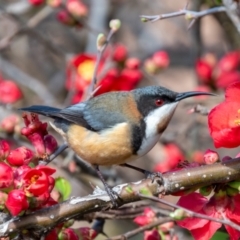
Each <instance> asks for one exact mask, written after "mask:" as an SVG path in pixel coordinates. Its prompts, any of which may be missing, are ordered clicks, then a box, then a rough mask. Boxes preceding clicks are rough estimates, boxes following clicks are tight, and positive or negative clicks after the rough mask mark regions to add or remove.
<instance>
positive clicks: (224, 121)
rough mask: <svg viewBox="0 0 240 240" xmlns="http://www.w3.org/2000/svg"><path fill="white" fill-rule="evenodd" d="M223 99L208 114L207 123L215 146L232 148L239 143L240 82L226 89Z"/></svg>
mask: <svg viewBox="0 0 240 240" xmlns="http://www.w3.org/2000/svg"><path fill="white" fill-rule="evenodd" d="M225 98H226V99H225V101H224V102H222V103H220V104H219V105H217V106H216V107H215V108H213V109H212V110H211V111H210V113H209V115H208V125H209V130H210V134H211V136H212V138H213V141H214V145H215V147H217V148H219V147H227V148H234V147H237V146H239V145H240V82H236V83H233V84H232V85H230V86H229V87H228V88H227V89H226V93H225Z"/></svg>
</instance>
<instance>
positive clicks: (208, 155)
mask: <svg viewBox="0 0 240 240" xmlns="http://www.w3.org/2000/svg"><path fill="white" fill-rule="evenodd" d="M203 159H204V162H205V163H206V164H213V163H215V162H217V161H218V160H219V155H218V153H217V152H215V151H212V150H210V149H208V150H207V151H206V152H205V153H204V156H203Z"/></svg>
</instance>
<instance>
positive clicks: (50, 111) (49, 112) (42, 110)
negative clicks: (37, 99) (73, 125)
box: [19, 105, 61, 117]
mask: <svg viewBox="0 0 240 240" xmlns="http://www.w3.org/2000/svg"><path fill="white" fill-rule="evenodd" d="M19 110H21V111H26V112H32V113H37V114H40V115H44V116H47V117H58V116H59V111H60V110H61V109H59V108H54V107H48V106H41V105H34V106H31V107H26V108H20V109H19Z"/></svg>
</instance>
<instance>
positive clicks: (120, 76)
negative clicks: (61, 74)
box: [66, 44, 142, 103]
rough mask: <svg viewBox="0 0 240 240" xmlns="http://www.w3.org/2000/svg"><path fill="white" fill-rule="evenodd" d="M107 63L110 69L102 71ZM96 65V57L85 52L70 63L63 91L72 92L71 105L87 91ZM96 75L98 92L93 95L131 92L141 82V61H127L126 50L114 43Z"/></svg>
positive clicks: (135, 59) (131, 59)
mask: <svg viewBox="0 0 240 240" xmlns="http://www.w3.org/2000/svg"><path fill="white" fill-rule="evenodd" d="M106 61H111V62H112V63H113V67H111V68H110V69H105V64H104V63H105V62H106ZM95 63H96V55H90V54H86V53H82V54H79V55H77V56H75V57H74V58H72V59H71V60H70V62H69V64H68V67H67V79H66V88H67V90H71V89H74V91H75V95H74V97H73V99H72V102H73V103H77V102H79V101H81V100H82V99H83V97H84V96H85V94H86V92H87V91H88V89H89V86H90V84H91V82H92V76H93V72H94V66H95ZM97 76H99V78H100V79H99V81H98V86H99V89H98V90H97V91H96V92H95V96H96V95H100V94H102V93H106V92H110V91H129V90H132V89H134V88H135V87H136V85H137V84H138V83H139V81H140V80H141V79H142V71H141V70H140V60H139V59H137V58H129V57H128V52H127V49H126V47H125V46H124V45H122V44H117V45H115V46H114V51H113V53H112V54H111V53H110V51H108V49H107V51H106V52H105V55H104V57H103V58H102V60H101V62H100V64H99V68H98V73H97Z"/></svg>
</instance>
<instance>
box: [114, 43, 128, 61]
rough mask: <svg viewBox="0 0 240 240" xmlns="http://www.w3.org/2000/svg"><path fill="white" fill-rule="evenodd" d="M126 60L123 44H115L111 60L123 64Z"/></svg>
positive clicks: (125, 50)
mask: <svg viewBox="0 0 240 240" xmlns="http://www.w3.org/2000/svg"><path fill="white" fill-rule="evenodd" d="M126 58H127V49H126V47H125V46H124V45H123V44H117V45H116V46H115V48H114V51H113V60H114V61H116V62H123V61H125V59H126Z"/></svg>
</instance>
